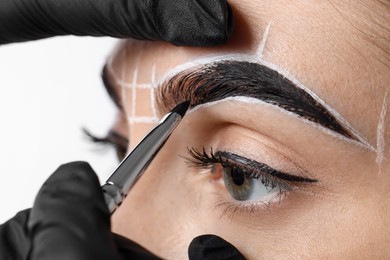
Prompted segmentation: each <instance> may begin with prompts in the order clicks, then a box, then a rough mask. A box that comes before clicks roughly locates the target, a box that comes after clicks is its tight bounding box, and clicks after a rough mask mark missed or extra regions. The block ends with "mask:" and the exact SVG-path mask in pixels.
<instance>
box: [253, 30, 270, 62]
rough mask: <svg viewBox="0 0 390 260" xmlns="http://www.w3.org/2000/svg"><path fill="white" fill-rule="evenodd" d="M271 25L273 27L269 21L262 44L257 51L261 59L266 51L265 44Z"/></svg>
mask: <svg viewBox="0 0 390 260" xmlns="http://www.w3.org/2000/svg"><path fill="white" fill-rule="evenodd" d="M270 27H271V22H269V23H268V25H267V28H265V31H264V34H263V39H261V42H260V45H259V47H258V48H257V51H256V55H257V56H258V58H259V59H260V60H261V59H262V58H263V52H264V48H265V44H266V43H267V40H268V34H269V28H270Z"/></svg>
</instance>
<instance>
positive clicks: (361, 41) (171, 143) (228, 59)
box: [105, 0, 390, 259]
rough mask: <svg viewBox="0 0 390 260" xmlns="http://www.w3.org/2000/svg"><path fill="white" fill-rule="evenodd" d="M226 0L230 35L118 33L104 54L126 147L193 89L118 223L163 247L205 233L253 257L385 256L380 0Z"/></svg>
mask: <svg viewBox="0 0 390 260" xmlns="http://www.w3.org/2000/svg"><path fill="white" fill-rule="evenodd" d="M229 3H230V4H231V6H232V8H233V11H234V13H235V16H236V30H235V33H234V35H233V38H232V40H231V41H230V42H229V43H228V44H226V45H225V46H220V47H214V48H191V47H174V46H171V45H169V44H166V43H159V42H139V41H127V42H122V43H121V44H120V45H119V46H118V48H117V49H116V50H115V51H114V52H113V54H112V56H111V57H110V59H109V60H108V63H107V66H106V70H105V78H106V81H107V83H108V85H110V87H111V88H112V90H113V91H114V94H113V96H116V97H117V101H119V103H120V104H121V105H122V108H123V110H122V112H121V113H120V115H119V117H118V118H119V119H118V123H117V124H116V126H115V128H114V130H115V131H117V132H119V133H120V134H121V135H124V136H125V137H126V138H128V139H129V141H130V145H129V150H130V149H132V148H134V146H135V145H136V144H137V143H138V141H140V139H141V137H142V136H143V135H145V134H146V133H147V132H148V130H150V129H151V128H152V127H153V126H154V125H156V122H158V120H159V119H160V118H161V117H162V116H163V115H164V114H165V113H167V112H169V110H170V109H172V108H173V107H174V106H175V105H177V104H178V103H180V102H182V101H184V100H186V99H191V102H192V108H191V110H190V111H189V112H188V113H187V115H186V116H185V118H184V119H183V121H182V123H181V124H180V125H179V126H178V127H177V128H176V130H175V132H174V134H173V135H172V136H171V138H170V139H169V140H168V142H167V143H166V145H165V146H164V148H163V150H161V152H160V153H159V154H158V156H157V157H156V158H155V160H154V161H153V163H152V164H151V165H150V167H149V168H148V170H147V172H146V173H145V175H144V176H143V177H142V178H141V180H140V181H139V182H138V183H137V185H136V186H135V187H134V188H133V189H132V190H131V192H130V193H129V195H128V197H127V198H126V200H125V202H124V204H123V205H122V206H121V207H120V208H119V209H118V210H117V211H116V212H115V214H114V216H113V219H112V220H113V231H114V232H117V233H119V234H122V235H124V236H126V237H128V238H130V239H132V240H135V241H136V242H138V243H140V244H142V245H143V246H145V247H146V248H148V249H149V250H151V251H152V252H154V253H155V254H157V255H159V256H161V257H163V258H170V259H183V258H186V257H187V249H188V245H189V243H190V242H191V240H192V239H193V238H194V237H196V236H199V235H202V234H216V235H218V236H220V237H222V238H224V239H225V240H227V241H229V242H230V243H232V244H233V245H235V246H236V247H237V248H238V249H239V250H240V251H241V252H242V253H243V254H244V255H245V256H246V257H248V258H253V259H290V258H300V259H301V258H310V259H316V258H338V257H343V258H357V257H358V258H365V257H367V258H368V257H374V258H375V257H378V258H380V257H381V256H382V257H383V256H388V254H389V253H390V251H389V250H390V249H389V244H390V217H389V216H390V212H389V211H390V197H389V196H388V194H389V189H390V161H389V158H390V144H389V145H388V143H389V141H390V131H389V129H390V115H389V113H390V112H389V108H390V104H388V103H389V102H390V93H388V92H389V85H388V84H389V82H390V73H389V64H390V58H389V55H388V52H389V35H390V34H389V24H390V21H389V6H388V4H387V3H385V1H383V2H381V1H374V0H371V1H352V0H340V1H335V0H334V1H333V0H332V1H331V0H329V1H314V0H304V1H290V0H280V1H271V0H262V1H253V0H250V1H249V0H245V1H244V0H235V1H229ZM189 33H190V32H189Z"/></svg>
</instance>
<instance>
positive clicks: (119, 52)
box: [109, 0, 390, 140]
mask: <svg viewBox="0 0 390 260" xmlns="http://www.w3.org/2000/svg"><path fill="white" fill-rule="evenodd" d="M229 3H230V4H231V5H232V7H233V10H234V12H235V15H236V30H235V33H234V35H233V38H232V40H231V41H230V42H229V43H228V44H227V45H225V46H220V47H214V48H191V47H175V46H172V45H170V44H167V43H160V42H140V41H134V40H129V41H125V42H122V43H121V44H120V45H119V47H118V48H117V49H116V51H114V52H113V54H112V56H111V59H110V62H109V63H110V64H111V67H112V68H113V71H115V73H116V74H117V75H116V78H118V79H119V81H120V82H122V83H124V85H125V84H130V85H131V84H133V85H134V84H150V83H152V84H157V82H159V81H160V80H161V79H162V78H163V77H164V75H166V73H167V72H169V71H171V70H177V68H178V66H179V67H180V66H182V65H183V64H186V63H187V65H189V66H190V65H191V63H194V64H195V63H196V62H197V61H199V59H206V60H207V59H212V58H215V57H216V56H220V55H236V54H245V55H249V56H251V57H254V58H255V59H258V60H261V61H262V62H267V63H269V64H272V65H273V66H275V67H276V68H277V69H280V70H283V71H285V72H286V73H288V74H289V75H292V76H293V77H294V78H296V79H298V80H299V81H300V82H302V83H303V84H304V85H305V86H307V87H308V88H309V89H311V90H312V91H313V92H314V93H316V94H317V95H319V96H320V97H321V98H322V99H324V100H325V102H327V103H328V104H329V105H331V106H332V107H335V108H336V110H338V111H339V112H340V113H341V114H342V115H343V116H344V117H346V118H347V119H348V120H349V121H351V123H352V124H353V125H357V128H358V129H359V130H361V131H362V132H363V133H364V134H365V135H366V136H367V137H368V139H369V140H373V139H374V138H375V132H376V125H377V122H378V116H379V114H380V111H381V105H382V103H383V96H384V94H385V92H386V91H387V89H388V87H387V86H386V85H385V84H386V82H389V80H390V75H389V73H388V67H387V66H386V62H387V61H386V58H383V57H386V55H384V53H383V46H378V44H374V43H373V42H372V41H370V40H368V39H367V37H365V34H364V31H365V30H366V29H367V28H366V27H370V26H371V25H370V15H368V14H371V15H372V13H375V12H378V17H381V16H380V14H382V13H383V12H381V10H380V9H379V8H378V9H376V8H377V6H375V5H374V4H373V5H369V4H367V3H368V2H367V3H365V4H362V3H364V2H363V1H362V3H360V2H359V3H356V2H351V1H337V2H335V3H336V4H332V2H330V1H312V0H303V1H287V0H286V1H229ZM371 3H375V1H371ZM347 7H348V8H347ZM354 17H355V18H356V17H360V20H366V21H365V22H359V19H353V18H354ZM385 22H386V21H383V22H382V23H385ZM387 22H388V21H387ZM370 28H371V29H372V26H371V27H370ZM374 29H375V28H374ZM373 31H375V30H373ZM378 34H380V31H378ZM386 51H387V50H386V49H385V52H386ZM384 59H385V60H384ZM387 59H388V58H387ZM126 91H130V90H129V89H127V90H125V92H126ZM127 96H129V95H127ZM362 121H364V122H365V124H362V123H361V122H362Z"/></svg>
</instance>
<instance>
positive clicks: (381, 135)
mask: <svg viewBox="0 0 390 260" xmlns="http://www.w3.org/2000/svg"><path fill="white" fill-rule="evenodd" d="M386 113H387V92H386V94H385V97H384V99H383V105H382V111H381V114H380V116H379V122H378V128H377V131H376V134H377V137H376V150H377V155H376V163H377V165H378V167H379V173H381V170H382V163H383V159H384V153H385V118H386Z"/></svg>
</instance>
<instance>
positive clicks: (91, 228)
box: [0, 162, 157, 260]
mask: <svg viewBox="0 0 390 260" xmlns="http://www.w3.org/2000/svg"><path fill="white" fill-rule="evenodd" d="M0 259H2V260H5V259H7V260H8V259H34V260H35V259H39V260H46V259H48V260H49V259H50V260H52V259H56V260H62V259H64V260H65V259H66V260H69V259H72V260H85V259H94V260H95V259H96V260H99V259H107V260H117V259H157V257H156V256H154V255H152V254H151V253H149V252H148V251H147V250H145V249H144V248H142V247H141V246H139V245H137V244H135V243H134V242H132V241H130V240H128V239H126V238H124V237H121V236H119V235H116V234H113V233H111V231H110V214H109V212H108V209H107V206H106V205H105V202H104V199H103V193H102V191H101V189H100V185H99V181H98V178H97V176H96V174H95V173H94V171H93V170H92V168H91V167H90V166H89V165H88V164H87V163H83V162H75V163H70V164H66V165H63V166H61V167H59V168H58V169H57V171H56V172H55V173H54V174H53V175H52V176H51V177H50V178H49V179H48V180H47V181H46V182H45V184H44V185H43V186H42V188H41V190H40V191H39V193H38V195H37V197H36V199H35V203H34V207H33V208H32V209H31V210H25V211H21V212H19V213H18V214H17V215H16V216H15V217H14V218H12V219H11V220H9V221H8V222H6V223H5V224H3V225H2V226H0Z"/></svg>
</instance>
